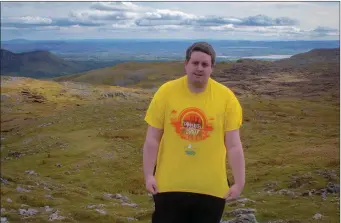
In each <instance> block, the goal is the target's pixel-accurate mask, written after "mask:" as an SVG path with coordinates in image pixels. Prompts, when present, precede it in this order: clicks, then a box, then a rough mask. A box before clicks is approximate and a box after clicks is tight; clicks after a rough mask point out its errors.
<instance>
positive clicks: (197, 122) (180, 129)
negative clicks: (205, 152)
mask: <svg viewBox="0 0 341 223" xmlns="http://www.w3.org/2000/svg"><path fill="white" fill-rule="evenodd" d="M209 120H210V121H211V120H214V119H213V118H211V119H209ZM209 120H208V119H207V117H206V115H205V113H204V112H203V111H202V110H200V109H199V108H195V107H191V108H186V109H184V110H183V111H182V112H180V114H178V112H177V111H175V110H173V111H172V118H171V123H172V125H173V126H174V127H175V131H176V133H177V134H178V135H179V136H180V137H181V138H182V139H185V140H188V141H201V140H205V139H206V138H207V137H209V133H210V132H211V131H212V130H213V127H212V123H209Z"/></svg>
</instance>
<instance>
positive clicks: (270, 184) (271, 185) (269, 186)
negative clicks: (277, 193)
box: [264, 181, 278, 191]
mask: <svg viewBox="0 0 341 223" xmlns="http://www.w3.org/2000/svg"><path fill="white" fill-rule="evenodd" d="M276 187H278V182H276V181H270V182H267V183H265V184H264V190H265V191H269V190H273V189H275V188H276Z"/></svg>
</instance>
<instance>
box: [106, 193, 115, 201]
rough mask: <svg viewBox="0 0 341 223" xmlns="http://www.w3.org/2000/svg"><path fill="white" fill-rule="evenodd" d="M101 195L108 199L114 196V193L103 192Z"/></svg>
mask: <svg viewBox="0 0 341 223" xmlns="http://www.w3.org/2000/svg"><path fill="white" fill-rule="evenodd" d="M103 197H104V199H107V200H110V199H112V198H113V197H114V195H113V194H108V193H104V195H103Z"/></svg>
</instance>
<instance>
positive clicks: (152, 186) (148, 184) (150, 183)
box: [146, 176, 159, 194]
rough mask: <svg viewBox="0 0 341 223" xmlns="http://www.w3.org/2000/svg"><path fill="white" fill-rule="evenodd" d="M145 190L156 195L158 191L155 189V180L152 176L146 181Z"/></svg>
mask: <svg viewBox="0 0 341 223" xmlns="http://www.w3.org/2000/svg"><path fill="white" fill-rule="evenodd" d="M146 188H147V190H148V191H149V192H150V193H152V194H156V193H158V192H159V191H158V189H157V184H156V180H155V177H154V176H148V177H147V179H146Z"/></svg>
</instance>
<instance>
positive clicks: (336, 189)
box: [327, 182, 340, 194]
mask: <svg viewBox="0 0 341 223" xmlns="http://www.w3.org/2000/svg"><path fill="white" fill-rule="evenodd" d="M327 192H328V193H332V194H334V193H335V194H336V193H340V184H334V183H331V182H329V183H328V185H327Z"/></svg>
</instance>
